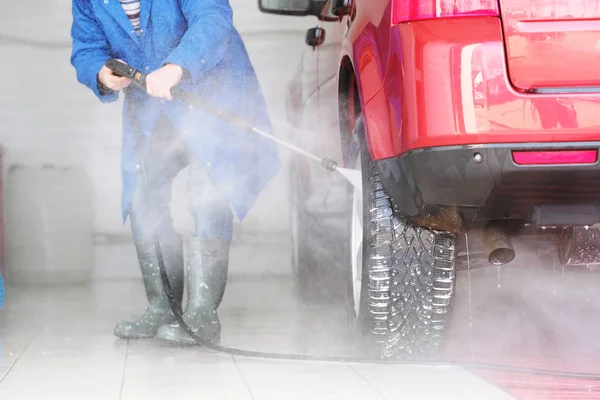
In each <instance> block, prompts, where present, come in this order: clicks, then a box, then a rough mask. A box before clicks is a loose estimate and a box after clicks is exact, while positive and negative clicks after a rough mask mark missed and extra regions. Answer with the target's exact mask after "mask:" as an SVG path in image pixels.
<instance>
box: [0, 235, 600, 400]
mask: <svg viewBox="0 0 600 400" xmlns="http://www.w3.org/2000/svg"><path fill="white" fill-rule="evenodd" d="M253 249H254V250H253V251H252V252H253V253H254V254H255V255H254V257H255V258H253V259H252V261H250V260H251V259H250V257H249V256H247V255H245V254H246V253H247V252H248V249H247V247H245V246H236V248H235V249H234V250H233V254H232V260H233V261H232V263H233V264H235V265H232V269H231V271H232V274H231V276H230V281H229V284H228V288H227V292H226V295H225V299H224V301H223V304H222V306H221V308H220V311H219V312H220V316H221V320H222V322H223V327H224V328H223V329H224V331H223V336H222V340H223V344H224V345H226V346H230V347H236V348H241V349H245V350H254V351H266V352H276V353H292V354H312V355H350V354H351V348H350V344H349V343H350V342H349V339H348V330H347V326H346V317H345V314H344V311H343V309H342V307H341V306H340V305H337V306H336V305H312V306H309V305H306V304H305V303H302V302H300V301H298V300H297V299H296V297H295V295H294V294H293V293H294V291H293V287H292V284H291V283H290V281H289V280H288V279H286V278H285V274H280V275H278V276H276V275H267V274H266V273H262V274H261V273H258V272H257V271H253V273H248V272H249V271H248V267H252V265H249V264H248V263H249V262H251V263H253V264H257V263H261V262H265V260H267V259H268V260H270V261H269V262H281V263H284V261H283V260H284V259H285V258H284V256H285V254H279V253H280V252H282V251H285V250H281V248H279V250H278V249H277V248H276V247H274V248H270V247H268V246H267V247H266V248H263V249H260V250H257V248H256V247H253ZM278 252H279V253H278ZM260 254H264V255H265V257H266V258H265V260H260V257H259V255H260ZM109 259H111V260H114V257H112V258H109ZM276 260H280V261H276ZM263 271H264V270H263ZM596 275H597V274H590V273H584V272H582V273H579V272H576V271H575V272H567V273H566V274H565V275H563V274H562V271H558V272H556V274H555V273H554V272H553V271H550V272H547V273H546V272H540V271H539V270H533V269H506V270H503V271H502V272H501V275H500V276H498V273H497V271H496V270H495V269H488V270H477V271H473V272H472V273H471V278H472V279H471V281H470V285H469V280H468V279H466V275H465V274H464V273H461V274H459V279H458V286H457V299H456V305H455V313H454V315H453V325H452V329H451V331H450V334H449V340H448V348H447V350H446V356H450V357H453V358H454V359H459V360H461V359H462V360H463V361H473V360H474V361H482V360H486V361H487V362H493V363H495V364H499V363H500V364H502V363H508V361H507V360H510V361H511V362H512V363H516V365H518V366H523V365H525V364H527V363H528V362H531V363H533V364H535V365H536V366H540V365H541V366H542V367H550V368H554V369H556V368H557V366H558V367H560V365H558V364H556V360H560V362H561V363H563V365H564V363H565V362H568V363H571V364H573V365H575V364H577V366H576V367H572V368H574V369H575V370H581V369H585V368H586V365H587V366H588V367H589V366H590V365H595V364H597V363H595V364H594V363H593V362H592V364H590V362H589V360H592V361H593V360H597V359H598V357H599V356H600V345H598V343H597V341H595V340H591V339H590V338H593V335H591V334H590V333H591V332H594V329H595V328H594V327H597V326H598V320H599V319H600V318H599V317H600V313H599V312H597V311H598V308H599V307H598V305H599V304H600V301H599V300H598V299H599V298H598V296H597V294H596V293H597V289H596V288H597V285H598V282H597V280H598V277H597V276H596ZM469 287H470V289H469ZM567 300H568V301H567ZM144 302H145V298H144V292H143V288H142V285H141V282H139V281H137V280H135V281H131V280H115V281H105V282H102V283H97V284H95V285H93V286H89V287H55V288H47V289H43V288H31V287H28V288H23V287H10V288H9V290H8V298H7V302H6V305H5V308H4V309H3V310H1V311H0V399H1V400H12V399H15V400H21V399H60V400H70V399H78V400H79V399H113V400H116V399H131V400H134V399H144V400H145V399H261V400H262V399H321V398H322V399H332V398H334V399H337V398H339V399H361V400H363V399H413V398H414V399H442V398H443V399H510V398H512V397H511V396H510V395H509V394H508V392H506V391H504V390H502V389H500V388H499V387H496V386H494V384H493V383H494V382H496V383H498V384H500V383H499V382H501V381H502V379H504V378H505V377H504V376H503V377H501V378H502V379H500V378H498V377H497V376H494V375H493V374H487V375H485V376H486V378H487V380H484V379H483V378H481V376H483V375H482V374H481V371H477V375H476V374H475V372H476V371H474V370H472V371H467V370H465V369H462V368H458V367H452V368H450V367H431V366H423V365H422V366H414V365H413V366H410V365H381V364H379V365H377V364H345V363H329V362H314V361H281V360H280V361H273V360H265V359H258V358H245V357H238V356H235V357H234V356H231V355H227V354H218V353H215V352H212V351H209V350H207V349H203V348H192V347H187V348H180V347H173V346H171V345H168V344H166V343H162V342H160V341H157V340H147V341H130V342H127V341H123V340H119V339H117V338H115V337H114V336H113V335H112V330H113V327H114V324H115V323H116V322H117V321H119V320H121V319H128V318H130V317H132V316H134V315H136V314H137V313H138V312H139V311H140V310H141V309H143V307H144V304H145V303H144ZM567 344H570V345H568V346H567ZM528 357H529V358H528ZM548 359H552V360H553V361H552V362H553V363H554V364H552V363H550V364H551V365H549V364H548V361H547V360H548ZM585 360H588V361H587V364H586V361H585ZM563 368H564V367H563ZM567 370H568V369H567ZM499 379H500V380H499ZM511 379H514V376H513V377H509V380H511ZM531 379H533V378H529V377H524V378H523V379H522V380H521V381H519V382H518V385H521V386H523V385H525V386H523V387H526V385H527V382H529V383H530V382H531ZM535 381H536V382H542V384H544V385H550V386H549V387H557V386H556V385H557V384H559V383H557V382H559V381H557V380H552V379H550V380H548V379H547V378H544V377H535ZM511 382H512V381H511ZM560 382H564V381H560ZM568 384H569V385H570V386H569V387H575V388H586V387H588V386H585V385H586V384H584V383H581V382H569V383H568ZM503 387H504V388H505V389H506V387H507V386H505V385H504V386H503ZM513 387H514V385H513ZM590 387H591V386H590ZM506 390H509V389H506ZM510 390H511V391H510V393H511V394H513V395H514V394H515V393H518V398H520V399H537V398H543V397H539V396H538V394H539V391H538V392H536V390H537V389H535V388H533V389H530V388H528V389H527V391H528V392H527V393H528V394H527V395H521V392H515V391H514V390H513V389H510ZM595 390H600V388H598V387H597V385H596V386H593V387H591V389H589V390H588V392H589V393H592V394H594V393H596V392H594V391H595ZM589 393H588V394H589ZM575 398H578V399H582V398H584V397H575ZM585 398H596V397H593V396H592V397H589V396H588V397H585Z"/></svg>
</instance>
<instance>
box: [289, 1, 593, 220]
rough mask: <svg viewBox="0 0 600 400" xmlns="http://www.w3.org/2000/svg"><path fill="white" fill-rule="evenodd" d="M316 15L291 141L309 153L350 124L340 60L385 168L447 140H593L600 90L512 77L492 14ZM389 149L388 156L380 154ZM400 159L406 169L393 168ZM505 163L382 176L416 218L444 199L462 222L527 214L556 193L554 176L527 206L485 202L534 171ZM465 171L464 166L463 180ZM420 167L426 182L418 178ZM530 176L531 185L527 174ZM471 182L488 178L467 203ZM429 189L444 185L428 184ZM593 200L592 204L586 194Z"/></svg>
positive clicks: (577, 196) (375, 11) (339, 150)
mask: <svg viewBox="0 0 600 400" xmlns="http://www.w3.org/2000/svg"><path fill="white" fill-rule="evenodd" d="M502 1H503V3H502V4H504V2H505V0H502ZM506 1H512V0H506ZM584 1H587V0H584ZM511 4H512V3H511ZM502 15H503V16H504V14H502ZM515 15H516V14H515ZM515 18H516V17H515ZM517 19H518V18H517ZM511 21H512V20H511ZM318 25H319V26H321V27H323V28H324V29H325V30H326V32H327V37H326V42H325V44H324V45H323V46H321V47H319V48H317V49H316V51H313V49H312V48H309V47H307V51H306V52H305V60H304V63H303V68H302V71H301V72H300V73H299V74H298V75H296V77H295V78H294V80H295V81H296V87H301V88H302V90H301V92H302V93H301V94H300V95H299V98H301V100H300V102H301V104H302V106H301V107H300V109H298V110H296V112H297V113H299V114H301V115H302V118H298V119H297V121H298V123H299V125H300V126H301V127H302V129H301V130H300V131H301V132H300V133H301V135H302V139H300V138H298V139H299V143H302V144H303V145H305V146H306V147H307V148H309V149H310V150H312V151H314V152H315V153H317V154H322V155H327V156H330V157H332V158H334V159H336V160H341V159H342V158H343V155H344V154H345V153H346V152H347V150H348V149H347V148H345V146H347V143H346V142H347V141H345V138H344V137H343V136H344V135H348V134H349V130H348V129H347V128H346V127H344V125H340V124H339V122H338V120H341V122H342V123H348V122H350V123H352V121H343V118H344V114H348V115H350V112H347V111H349V110H343V109H340V107H344V106H345V105H344V103H343V102H340V101H339V100H340V99H339V90H338V87H337V86H339V85H340V84H341V82H342V80H341V79H340V78H341V76H340V73H341V71H342V70H343V69H344V68H347V67H348V66H350V68H351V69H352V71H353V73H354V75H355V78H356V85H357V86H358V94H359V101H360V106H361V112H362V114H363V117H364V119H365V123H366V133H367V143H368V147H369V152H370V154H371V158H372V159H373V160H374V161H376V162H378V165H380V166H384V165H388V166H392V167H390V168H389V169H390V171H392V172H393V173H395V174H398V173H399V172H398V171H402V170H403V169H402V168H403V167H402V163H403V161H402V159H407V160H408V159H411V160H414V159H415V158H414V157H413V156H411V157H410V158H407V156H408V155H410V154H413V153H414V152H415V151H420V150H428V149H431V150H432V151H433V150H435V152H436V154H442V153H439V152H440V151H441V152H443V150H444V148H448V151H453V150H452V149H455V148H456V147H457V146H459V147H461V148H463V149H466V150H465V152H464V153H460V154H466V153H468V149H469V148H476V147H477V146H492V148H497V147H498V146H500V148H504V147H503V146H513V147H514V149H519V150H521V151H523V150H525V151H526V150H527V148H528V146H530V147H532V148H533V147H535V148H536V149H544V146H546V147H549V148H552V149H554V150H557V151H558V150H560V148H561V146H563V147H565V148H569V149H577V148H578V143H581V146H583V147H585V146H589V143H598V142H600V119H599V118H598V117H597V116H598V115H600V89H599V90H598V91H595V90H594V89H593V88H592V89H590V90H573V88H563V89H565V90H562V91H561V93H551V92H544V91H543V90H542V91H539V92H527V91H524V90H521V88H519V87H516V86H515V85H514V79H512V77H511V71H512V70H510V62H509V61H510V57H511V56H510V54H512V53H510V52H509V50H507V47H506V46H505V40H504V35H505V33H506V32H508V31H510V29H509V30H508V31H507V29H506V25H503V19H501V18H499V17H493V16H468V17H467V16H461V17H454V18H435V19H427V20H421V21H413V22H406V23H400V24H393V23H392V1H390V0H355V1H354V12H353V13H352V14H351V15H350V16H345V17H343V18H341V19H340V20H339V22H319V23H318ZM509 39H510V38H509ZM534 39H535V38H533V39H531V41H532V43H533V40H534ZM535 40H537V39H535ZM559 47H560V46H559ZM565 54H567V55H568V54H571V53H568V52H567V53H565ZM590 54H592V53H590ZM590 57H592V55H590ZM311 63H314V65H313V66H310V64H311ZM555 71H556V70H555ZM307 75H309V76H307ZM563 76H566V75H563ZM336 77H337V79H336ZM561 79H562V78H561ZM298 81H300V82H302V83H301V84H298V83H297V82H298ZM556 82H559V81H556ZM556 82H555V83H556ZM559 84H560V82H559ZM325 87H327V90H324V88H325ZM346 118H347V116H346ZM336 123H337V125H336ZM307 127H310V129H307ZM340 127H342V128H345V129H340ZM545 144H546V145H545ZM540 146H541V147H540ZM502 151H504V150H502ZM507 154H509V153H507ZM385 160H388V161H389V162H386V163H380V162H379V161H385ZM394 160H397V161H394ZM510 162H511V163H514V161H510ZM305 163H306V171H307V172H306V173H307V174H308V175H309V176H310V177H311V185H309V186H308V187H310V189H308V190H310V191H311V194H310V196H308V197H307V198H310V199H312V201H311V204H321V206H319V207H321V208H323V207H324V206H322V205H323V204H326V203H327V201H328V199H330V196H331V190H329V189H328V188H329V187H330V186H331V180H330V179H331V177H330V176H328V173H327V172H325V173H324V172H323V171H320V170H319V169H320V166H319V165H316V163H313V164H311V163H310V162H308V161H306V162H305ZM398 163H400V164H399V165H401V167H402V168H395V167H393V166H394V165H398ZM411 163H413V162H412V161H411ZM507 168H508V167H507ZM528 168H529V169H528ZM548 168H554V169H556V168H559V169H561V170H564V171H566V172H564V173H565V174H566V175H567V176H568V175H569V174H570V173H571V172H572V173H573V174H574V176H575V175H576V173H577V171H578V170H580V169H581V168H580V167H579V166H577V165H561V166H548ZM506 170H507V171H509V173H507V174H489V178H490V181H489V182H487V183H486V184H481V182H479V183H477V184H474V182H463V183H462V184H461V183H460V182H458V180H457V179H454V178H456V177H457V176H459V175H456V176H454V178H453V180H452V182H453V184H452V185H449V184H447V185H442V184H441V183H442V182H438V180H436V179H434V177H429V178H426V177H424V174H418V173H417V174H413V176H411V177H409V178H406V177H405V178H406V179H404V178H402V177H400V178H402V179H400V178H399V177H398V176H392V175H389V177H388V179H385V180H384V181H385V182H384V183H385V185H386V189H387V190H388V192H389V193H396V195H395V196H392V198H395V197H398V196H399V194H398V193H400V192H399V190H400V189H399V188H398V187H391V186H393V185H394V182H396V183H399V184H403V185H408V186H407V190H409V189H410V191H409V192H410V193H411V197H410V199H409V200H410V202H409V201H408V200H407V201H404V202H403V203H404V204H406V205H407V209H406V210H402V211H403V212H404V213H405V214H408V215H412V216H415V217H416V218H417V219H418V220H419V221H421V223H423V222H422V221H424V220H425V219H424V217H426V214H427V213H432V210H434V209H435V210H438V211H439V210H442V211H443V212H444V213H445V215H448V213H446V210H447V209H448V207H451V208H453V209H455V210H456V213H455V214H454V215H453V216H452V218H454V219H455V220H456V219H457V218H458V219H462V220H463V221H470V222H469V224H467V225H464V226H463V227H465V226H466V227H468V226H471V225H472V223H474V222H475V221H476V220H477V221H485V220H487V219H489V218H525V219H528V220H531V219H532V218H533V214H532V211H531V210H533V208H532V207H534V205H535V204H533V203H535V201H537V202H540V203H544V204H546V203H556V201H557V200H556V199H558V198H559V196H557V195H558V194H559V193H558V192H560V191H561V189H560V188H559V187H558V186H560V185H558V186H556V185H555V186H553V187H554V189H553V190H554V192H552V193H550V192H547V191H545V189H544V190H542V189H540V190H539V191H538V192H539V193H537V192H536V194H535V196H534V197H535V198H532V199H531V200H532V202H528V203H527V207H526V209H525V208H523V211H521V210H520V209H519V208H518V207H517V206H515V207H514V208H512V209H511V210H510V212H508V211H506V212H505V211H501V212H498V210H499V208H498V207H491V208H490V207H489V204H488V200H489V201H492V200H493V199H491V197H490V198H489V199H487V198H488V197H489V196H491V195H490V193H491V194H494V195H495V194H496V193H497V191H494V188H500V187H502V188H505V187H508V186H506V185H504V184H503V183H502V181H504V180H506V179H508V177H510V178H511V179H513V178H514V177H515V174H519V173H523V176H524V177H525V176H527V179H530V178H529V177H530V176H531V175H530V172H527V171H531V167H529V166H524V165H516V164H515V165H514V168H512V167H511V168H509V169H506ZM521 171H522V172H521ZM569 171H571V172H569ZM383 172H385V171H383ZM383 172H382V174H383V175H384V176H385V173H383ZM405 172H406V171H405ZM469 176H471V175H469V174H466V175H464V177H465V179H466V178H468V177H469ZM548 176H551V175H548ZM417 177H421V178H422V179H421V180H422V182H417V181H415V179H416V178H417ZM392 178H393V179H392ZM498 179H500V181H498ZM436 182H437V183H436ZM448 182H450V181H448ZM544 184H545V183H544V182H541V185H542V186H543V185H544ZM527 185H531V181H530V180H529V181H528V182H527ZM451 186H452V187H451ZM467 187H468V188H470V189H469V190H471V191H474V190H475V189H477V188H484V189H485V193H484V192H482V193H481V194H480V195H478V194H477V193H472V194H471V198H470V199H469V201H464V202H463V200H462V199H463V197H464V196H462V195H461V191H464V190H465V188H467ZM437 188H440V190H441V192H439V193H436V190H438V189H437ZM511 188H512V189H511V190H515V191H516V190H520V191H522V193H521V194H522V195H521V194H516V197H515V200H514V202H515V204H517V203H518V204H521V203H523V202H527V201H528V200H527V199H524V198H523V196H525V197H527V193H526V191H524V188H523V187H521V186H519V187H516V186H515V187H513V186H511ZM453 190H454V191H455V192H456V193H455V194H454V195H452V192H453ZM536 190H537V189H536ZM569 190H571V194H572V198H573V199H574V200H573V203H574V204H575V203H577V204H578V205H580V204H581V203H582V201H583V200H582V199H588V198H589V196H587V195H588V194H589V193H588V191H586V189H585V185H582V184H577V185H574V186H569ZM557 191H558V192H557ZM532 193H533V192H532ZM540 193H541V194H540ZM590 193H591V192H590ZM544 196H545V198H544ZM568 197H569V196H567V198H565V197H560V203H561V204H562V205H564V206H569V204H568V203H569V201H568ZM428 199H431V201H430V200H428ZM473 199H477V201H473ZM486 199H487V200H486ZM395 200H399V199H395ZM533 200H534V201H533ZM493 201H495V200H493ZM511 201H512V200H511ZM586 201H587V200H586ZM590 202H591V203H594V204H595V203H597V201H595V200H593V199H591V200H590ZM410 203H411V204H410ZM409 205H410V207H409ZM319 207H317V208H319ZM325 208H327V207H325ZM487 209H489V210H492V209H493V211H490V212H487V211H485V210H487ZM436 212H437V211H436ZM438 213H439V212H438ZM467 213H468V214H469V215H468V216H467ZM578 220H582V218H581V216H576V215H574V216H573V221H578Z"/></svg>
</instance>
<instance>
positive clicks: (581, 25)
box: [500, 0, 600, 90]
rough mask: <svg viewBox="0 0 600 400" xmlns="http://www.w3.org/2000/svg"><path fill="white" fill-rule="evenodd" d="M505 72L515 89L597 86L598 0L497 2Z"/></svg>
mask: <svg viewBox="0 0 600 400" xmlns="http://www.w3.org/2000/svg"><path fill="white" fill-rule="evenodd" d="M500 5H501V10H502V21H503V24H504V33H505V45H506V53H507V55H508V70H509V76H510V79H511V82H512V83H513V84H514V85H515V86H516V87H517V88H519V89H523V90H528V89H534V88H552V87H582V86H583V87H585V86H600V68H598V63H599V62H600V47H599V45H600V7H599V5H598V1H597V0H580V1H568V0H561V1H555V0H531V1H528V2H527V6H526V7H524V6H523V2H522V1H521V0H500Z"/></svg>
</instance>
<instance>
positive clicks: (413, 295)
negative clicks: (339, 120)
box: [354, 119, 455, 359]
mask: <svg viewBox="0 0 600 400" xmlns="http://www.w3.org/2000/svg"><path fill="white" fill-rule="evenodd" d="M354 131H355V132H354V134H355V137H358V140H359V142H360V146H359V147H360V153H361V155H360V157H361V163H362V168H361V169H362V175H363V249H364V250H363V268H362V283H361V286H362V288H361V296H360V307H359V314H358V317H357V319H356V324H357V326H356V328H357V329H356V332H358V334H359V336H360V339H361V342H362V347H363V350H365V351H366V352H367V354H368V355H369V356H372V357H376V358H403V359H407V358H408V359H424V358H430V357H432V356H435V355H436V354H437V353H438V351H439V349H440V346H441V345H442V343H443V338H444V331H445V330H446V325H447V320H448V315H449V312H450V310H451V308H452V304H453V295H454V279H455V261H454V257H455V250H454V244H455V236H454V234H452V233H447V232H441V231H435V230H431V229H427V228H425V227H419V226H416V225H414V224H412V223H410V222H409V221H408V220H407V219H406V218H404V217H403V216H402V214H401V210H397V209H395V207H394V205H393V202H392V200H391V199H390V197H389V196H388V194H387V192H386V190H385V188H384V187H383V184H382V182H381V178H380V176H379V173H378V169H377V167H376V165H375V164H374V163H373V162H372V161H371V159H370V157H369V155H368V151H366V143H365V140H364V124H363V122H362V120H360V119H359V121H358V123H357V124H356V127H355V129H354Z"/></svg>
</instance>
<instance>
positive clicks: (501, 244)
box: [483, 221, 515, 265]
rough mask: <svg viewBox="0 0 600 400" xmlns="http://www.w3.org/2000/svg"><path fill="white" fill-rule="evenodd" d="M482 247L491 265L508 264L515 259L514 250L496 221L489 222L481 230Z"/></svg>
mask: <svg viewBox="0 0 600 400" xmlns="http://www.w3.org/2000/svg"><path fill="white" fill-rule="evenodd" d="M483 245H484V246H485V252H486V254H487V256H488V260H489V261H490V263H492V264H493V265H504V264H508V263H509V262H511V261H512V260H514V258H515V250H514V249H513V246H512V242H511V241H510V238H509V237H508V234H507V232H506V229H505V227H504V226H502V224H500V223H499V222H497V221H491V222H489V223H488V224H487V225H486V226H485V228H483Z"/></svg>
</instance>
